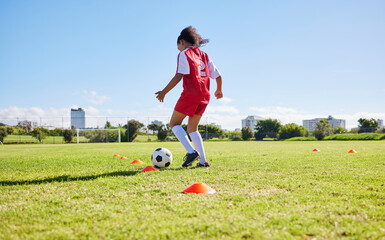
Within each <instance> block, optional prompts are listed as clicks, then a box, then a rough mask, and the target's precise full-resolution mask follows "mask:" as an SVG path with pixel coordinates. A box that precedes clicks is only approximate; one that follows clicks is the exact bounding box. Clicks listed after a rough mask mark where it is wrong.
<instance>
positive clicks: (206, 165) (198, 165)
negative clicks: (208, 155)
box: [197, 162, 210, 167]
mask: <svg viewBox="0 0 385 240" xmlns="http://www.w3.org/2000/svg"><path fill="white" fill-rule="evenodd" d="M197 167H210V164H209V163H208V162H205V164H201V163H198V164H197Z"/></svg>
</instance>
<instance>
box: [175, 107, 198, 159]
mask: <svg viewBox="0 0 385 240" xmlns="http://www.w3.org/2000/svg"><path fill="white" fill-rule="evenodd" d="M185 117H186V115H185V114H183V113H180V112H177V111H175V110H174V113H173V114H172V116H171V120H170V127H171V129H172V132H173V133H174V134H175V136H176V138H177V139H178V140H179V142H181V143H182V145H183V147H184V148H185V149H186V151H187V153H193V152H194V148H193V146H192V145H191V143H190V140H189V139H188V136H187V134H186V131H185V130H184V129H183V128H182V126H181V124H182V122H183V119H185Z"/></svg>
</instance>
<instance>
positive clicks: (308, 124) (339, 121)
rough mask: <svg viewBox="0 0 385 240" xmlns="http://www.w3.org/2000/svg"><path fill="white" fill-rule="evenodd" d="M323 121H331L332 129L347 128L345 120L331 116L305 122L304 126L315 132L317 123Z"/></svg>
mask: <svg viewBox="0 0 385 240" xmlns="http://www.w3.org/2000/svg"><path fill="white" fill-rule="evenodd" d="M322 119H324V120H327V121H329V124H330V127H331V128H332V129H333V128H334V127H342V128H345V125H346V122H345V120H344V119H336V118H333V117H332V116H329V117H328V118H314V119H310V120H303V121H302V124H303V126H304V127H305V128H306V129H307V130H309V131H314V129H315V128H316V126H317V125H316V123H317V122H319V121H321V120H322Z"/></svg>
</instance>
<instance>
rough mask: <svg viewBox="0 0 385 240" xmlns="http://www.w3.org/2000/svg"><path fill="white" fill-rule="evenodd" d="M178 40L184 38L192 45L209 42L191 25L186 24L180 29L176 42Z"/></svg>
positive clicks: (198, 45) (199, 45) (197, 45)
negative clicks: (186, 25)
mask: <svg viewBox="0 0 385 240" xmlns="http://www.w3.org/2000/svg"><path fill="white" fill-rule="evenodd" d="M180 40H185V41H186V42H189V43H191V44H192V45H193V46H194V47H201V46H202V45H204V44H206V43H208V42H209V40H208V39H203V38H202V37H201V35H199V34H198V33H197V32H196V29H195V28H193V27H192V26H188V27H186V28H185V29H183V30H182V32H181V33H180V35H179V37H178V40H177V43H179V41H180Z"/></svg>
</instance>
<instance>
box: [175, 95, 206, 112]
mask: <svg viewBox="0 0 385 240" xmlns="http://www.w3.org/2000/svg"><path fill="white" fill-rule="evenodd" d="M207 105H208V104H207V103H194V102H190V101H186V100H185V99H181V98H180V99H179V100H178V102H177V103H176V105H175V108H174V109H175V111H177V112H180V113H183V114H186V115H187V116H189V117H193V116H194V115H199V116H202V115H203V113H204V112H205V110H206V107H207Z"/></svg>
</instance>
